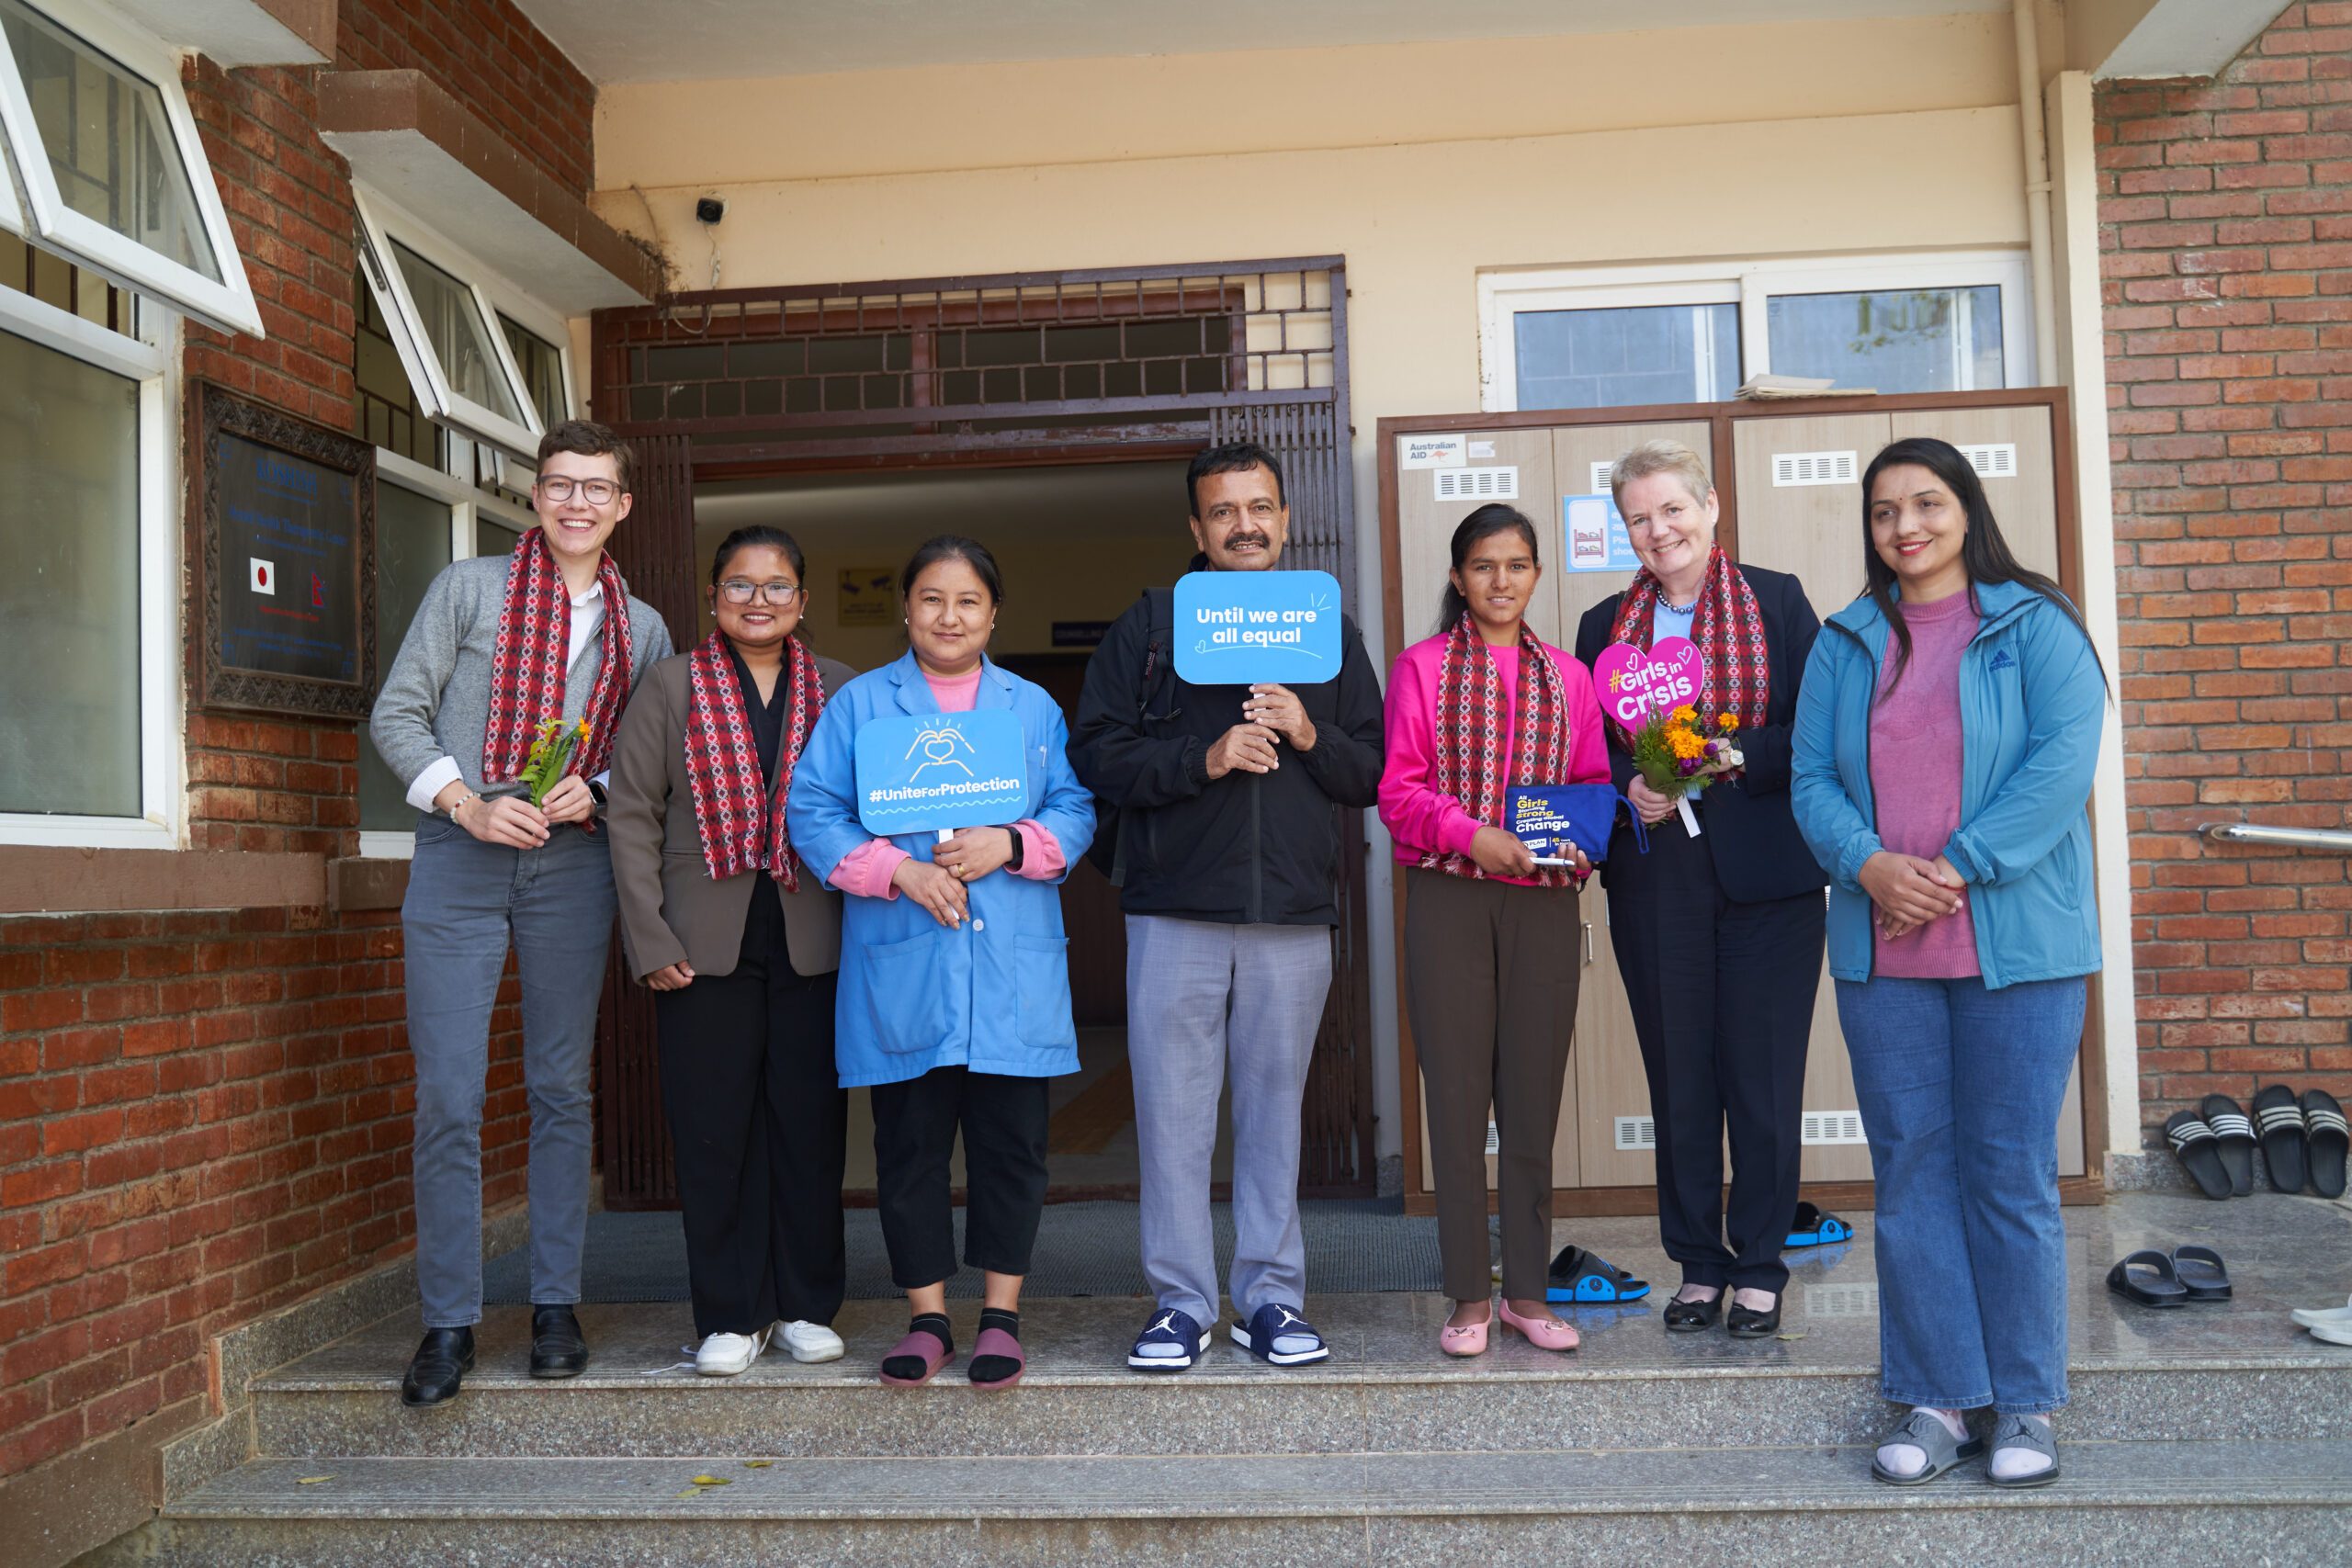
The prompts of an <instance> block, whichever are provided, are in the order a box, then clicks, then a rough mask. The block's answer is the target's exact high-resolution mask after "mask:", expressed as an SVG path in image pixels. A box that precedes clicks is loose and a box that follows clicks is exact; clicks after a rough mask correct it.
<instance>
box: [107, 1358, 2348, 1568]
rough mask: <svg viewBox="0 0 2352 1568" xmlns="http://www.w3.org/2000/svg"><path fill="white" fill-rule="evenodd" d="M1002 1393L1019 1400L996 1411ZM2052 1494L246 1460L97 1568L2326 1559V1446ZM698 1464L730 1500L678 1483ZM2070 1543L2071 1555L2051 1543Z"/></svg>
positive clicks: (1622, 1462)
mask: <svg viewBox="0 0 2352 1568" xmlns="http://www.w3.org/2000/svg"><path fill="white" fill-rule="evenodd" d="M1015 1397H1017V1396H1015ZM2062 1452H2063V1462H2064V1466H2065V1472H2064V1476H2063V1477H2062V1478H2061V1480H2060V1481H2059V1482H2058V1483H2056V1484H2054V1485H2052V1486H2050V1487H2047V1488H2043V1489H2041V1490H2037V1491H2031V1492H2021V1493H2013V1492H2004V1491H1998V1490H1996V1489H1995V1488H1992V1487H1990V1486H1987V1485H1985V1483H1984V1480H1983V1475H1982V1467H1981V1465H1974V1464H1972V1465H1970V1466H1967V1467H1965V1468H1963V1469H1962V1471H1961V1472H1956V1473H1954V1474H1953V1475H1951V1476H1948V1477H1945V1478H1943V1479H1941V1480H1939V1481H1938V1482H1936V1483H1933V1484H1931V1485H1929V1486H1927V1487H1923V1488H1920V1489H1917V1490H1916V1491H1915V1490H1897V1489H1894V1488H1891V1487H1885V1486H1881V1485H1878V1484H1876V1483H1873V1482H1871V1480H1870V1479H1869V1475H1868V1466H1869V1454H1868V1450H1864V1449H1854V1448H1788V1449H1747V1450H1736V1451H1707V1450H1651V1451H1641V1452H1559V1451H1552V1452H1533V1451H1528V1452H1514V1453H1508V1454H1504V1453H1492V1452H1453V1453H1388V1454H1295V1453H1282V1452H1276V1451H1261V1452H1258V1453H1253V1454H1249V1455H1235V1456H1221V1457H1211V1456H1187V1457H1148V1458H1147V1457H1114V1458H1103V1457H1083V1458H1080V1457H1057V1458H1051V1459H1025V1458H989V1459H976V1458H961V1459H903V1458H901V1459H795V1458H786V1457H777V1458H775V1459H774V1460H773V1461H772V1462H770V1463H768V1464H766V1465H764V1466H763V1467H760V1468H753V1467H752V1464H750V1463H749V1462H747V1461H748V1460H749V1459H751V1458H752V1456H751V1455H750V1454H749V1453H748V1452H747V1451H745V1450H734V1451H729V1452H724V1453H713V1452H711V1451H710V1450H705V1452H704V1454H703V1455H702V1456H701V1457H699V1458H689V1457H685V1456H680V1457H677V1458H671V1459H502V1460H464V1461H451V1460H437V1459H382V1458H366V1459H356V1458H340V1459H338V1458H317V1457H305V1458H287V1459H274V1460H261V1461H254V1462H252V1463H249V1464H247V1465H245V1466H244V1467H243V1468H242V1469H240V1470H238V1471H236V1472H232V1473H231V1474H229V1475H227V1476H224V1477H222V1478H220V1480H218V1481H216V1482H214V1483H210V1484H209V1485H207V1486H205V1487H203V1488H202V1489H200V1490H199V1491H198V1492H196V1493H194V1494H192V1495H188V1496H187V1497H184V1498H181V1499H179V1500H178V1501H176V1502H175V1503H174V1504H172V1505H171V1506H169V1507H168V1508H167V1509H166V1510H165V1513H164V1517H163V1518H162V1519H160V1520H158V1521H157V1522H156V1523H155V1524H153V1525H151V1526H149V1527H147V1528H146V1529H144V1530H142V1531H141V1532H138V1533H137V1534H135V1535H134V1536H132V1537H130V1538H126V1539H125V1540H124V1541H122V1542H120V1543H118V1545H117V1547H116V1548H115V1549H113V1551H111V1552H110V1553H108V1554H107V1555H106V1556H104V1557H102V1558H101V1559H99V1561H101V1562H141V1563H148V1564H164V1565H171V1564H203V1565H204V1568H247V1565H251V1568H259V1565H261V1564H284V1563H289V1562H367V1563H369V1564H377V1565H397V1564H407V1563H431V1564H435V1565H436V1568H437V1565H438V1564H443V1563H447V1562H467V1563H469V1564H477V1565H495V1564H504V1563H518V1564H519V1563H526V1562H527V1563H546V1562H562V1563H564V1564H566V1565H567V1568H597V1565H605V1564H611V1565H614V1568H619V1565H623V1564H626V1565H628V1568H663V1565H668V1564H684V1563H690V1562H691V1563H730V1562H792V1563H795V1564H797V1565H799V1568H820V1565H823V1564H831V1563H836V1562H839V1563H854V1564H856V1568H889V1565H895V1564H908V1565H913V1564H926V1565H929V1564H939V1563H951V1562H1001V1561H1010V1560H1013V1559H1014V1558H1015V1557H1016V1556H1017V1557H1018V1559H1019V1560H1020V1561H1021V1562H1023V1564H1024V1565H1025V1568H1053V1565H1057V1564H1065V1563H1069V1564H1076V1563H1080V1562H1087V1563H1101V1562H1133V1563H1178V1562H1182V1563H1205V1562H1240V1561H1248V1562H1251V1563H1253V1564H1277V1563H1292V1562H1296V1563H1311V1564H1313V1565H1314V1568H1337V1565H1340V1564H1348V1563H1372V1562H1378V1563H1383V1564H1410V1563H1418V1562H1445V1563H1448V1564H1453V1563H1456V1562H1461V1561H1463V1554H1464V1552H1468V1553H1471V1554H1472V1559H1473V1560H1477V1559H1478V1558H1480V1557H1483V1558H1485V1559H1488V1560H1500V1561H1509V1562H1542V1561H1557V1562H1626V1561H1638V1560H1640V1556H1639V1555H1638V1554H1647V1553H1654V1552H1656V1553H1663V1552H1668V1551H1672V1552H1677V1553H1680V1554H1684V1555H1688V1554H1690V1553H1691V1552H1693V1551H1708V1552H1710V1553H1711V1554H1713V1555H1716V1556H1719V1557H1720V1556H1729V1555H1732V1554H1736V1557H1737V1560H1739V1561H1756V1562H1770V1561H1775V1560H1780V1559H1785V1558H1787V1557H1789V1556H1791V1555H1792V1554H1794V1553H1797V1552H1808V1553H1815V1554H1818V1553H1823V1552H1835V1553H1837V1554H1838V1556H1839V1557H1840V1558H1841V1559H1842V1560H1843V1561H1846V1562H1894V1561H1904V1562H1921V1563H1941V1562H1953V1563H1959V1562H1967V1563H1972V1564H1975V1563H1983V1562H2017V1561H2023V1560H2026V1559H2027V1558H2028V1557H2029V1556H2035V1557H2043V1558H2049V1559H2051V1560H2053V1561H2060V1560H2063V1561H2064V1562H2067V1564H2068V1568H2098V1565H2105V1564H2109V1563H2112V1564H2116V1565H2117V1568H2124V1565H2127V1564H2128V1565H2130V1568H2154V1565H2164V1564H2174V1563H2178V1564H2190V1563H2196V1564H2200V1565H2201V1564H2205V1563H2209V1562H2212V1561H2215V1560H2216V1559H2217V1558H2221V1557H2223V1556H2226V1557H2227V1558H2229V1559H2232V1560H2238V1561H2253V1562H2273V1563H2320V1562H2340V1561H2342V1560H2343V1558H2342V1552H2343V1548H2344V1543H2345V1541H2346V1540H2347V1539H2352V1446H2347V1445H2346V1444H2345V1443H2343V1442H2341V1441H2316V1442H2277V1441H2263V1442H2256V1441H2247V1440H2233V1441H2220V1442H2177V1443H2146V1442H2139V1443H2103V1442H2086V1441H2079V1440H2069V1441H2068V1442H2067V1443H2066V1446H2065V1447H2064V1450H2062ZM698 1475H707V1476H715V1477H720V1478H723V1479H725V1480H726V1481H727V1482H728V1483H729V1484H727V1485H725V1486H711V1487H704V1486H697V1485H696V1484H695V1477H696V1476H698ZM2062 1554H2063V1555H2062Z"/></svg>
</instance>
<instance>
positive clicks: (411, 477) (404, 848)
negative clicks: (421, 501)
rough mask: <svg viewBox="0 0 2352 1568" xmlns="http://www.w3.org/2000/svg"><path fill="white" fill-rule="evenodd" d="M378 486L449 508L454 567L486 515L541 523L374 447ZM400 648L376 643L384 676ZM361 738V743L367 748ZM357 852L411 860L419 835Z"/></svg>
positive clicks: (398, 835)
mask: <svg viewBox="0 0 2352 1568" xmlns="http://www.w3.org/2000/svg"><path fill="white" fill-rule="evenodd" d="M376 482H377V483H378V484H379V485H382V484H393V485H398V486H400V487H401V489H402V490H405V491H413V492H414V493H415V494H418V495H421V496H424V497H425V498H426V499H427V500H430V501H436V502H441V503H443V504H444V505H446V506H447V507H448V508H449V559H450V561H451V562H452V563H455V562H458V561H461V560H468V559H470V558H472V556H473V555H474V523H475V520H476V518H477V517H478V516H480V515H482V514H487V515H488V516H489V517H490V518H491V519H492V521H493V522H496V523H499V524H502V525H509V526H512V527H515V528H523V529H529V528H536V527H537V526H538V524H539V520H538V519H537V517H535V516H533V515H532V514H531V513H529V512H526V511H525V510H524V509H523V508H522V507H519V506H515V505H513V504H511V503H510V502H503V501H501V500H499V499H498V498H497V497H495V496H492V495H490V494H488V493H487V492H485V491H481V490H477V489H476V488H474V487H473V486H472V485H469V484H468V483H466V482H465V481H464V480H463V479H458V477H457V476H455V475H454V474H445V473H443V472H442V471H441V470H440V469H438V468H434V467H432V466H430V465H429V464H425V463H420V462H418V461H416V459H414V458H413V457H402V456H401V454H399V453H398V452H394V451H390V450H389V449H388V448H385V447H382V446H379V447H377V448H376ZM398 651H399V645H398V644H397V643H395V644H393V645H391V646H390V647H389V648H388V647H386V646H385V645H384V639H383V638H381V637H379V638H378V639H377V654H378V657H379V659H381V660H383V667H384V669H385V670H386V671H389V670H390V668H391V660H392V656H393V654H394V653H396V652H398ZM360 744H362V745H366V744H368V740H367V739H366V738H365V737H364V736H363V737H362V738H361V740H360ZM359 852H360V854H361V855H362V856H364V857H366V858H368V859H370V860H407V859H409V858H411V857H412V856H413V855H414V854H415V852H416V835H415V834H414V833H413V832H401V831H398V830H397V829H389V828H362V829H360V830H359Z"/></svg>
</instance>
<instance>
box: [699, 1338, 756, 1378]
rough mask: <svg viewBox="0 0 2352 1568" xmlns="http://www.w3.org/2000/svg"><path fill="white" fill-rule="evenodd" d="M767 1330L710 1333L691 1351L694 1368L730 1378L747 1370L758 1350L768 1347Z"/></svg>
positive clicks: (703, 1372)
mask: <svg viewBox="0 0 2352 1568" xmlns="http://www.w3.org/2000/svg"><path fill="white" fill-rule="evenodd" d="M768 1332H769V1331H768V1330H766V1329H764V1328H763V1329H761V1330H760V1331H759V1332H758V1333H757V1334H714V1335H711V1336H710V1337H708V1338H707V1339H705V1340H704V1341H703V1342H702V1348H700V1349H698V1350H696V1351H695V1371H698V1372H700V1373H701V1374H702V1375H703V1376H705V1377H707V1378H731V1377H733V1376H734V1375H735V1374H736V1373H738V1372H742V1371H750V1370H751V1366H752V1362H753V1361H756V1360H758V1359H760V1352H761V1351H763V1350H764V1349H766V1348H768Z"/></svg>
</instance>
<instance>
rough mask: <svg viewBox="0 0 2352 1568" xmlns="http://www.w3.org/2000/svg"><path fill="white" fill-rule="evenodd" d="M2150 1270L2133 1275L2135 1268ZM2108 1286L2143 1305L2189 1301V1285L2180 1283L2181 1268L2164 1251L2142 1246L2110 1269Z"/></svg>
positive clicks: (2167, 1304)
mask: <svg viewBox="0 0 2352 1568" xmlns="http://www.w3.org/2000/svg"><path fill="white" fill-rule="evenodd" d="M2135 1267H2137V1268H2143V1269H2148V1270H2149V1272H2148V1273H2146V1274H2134V1273H2133V1272H2132V1271H2131V1270H2132V1269H2134V1268H2135ZM2107 1288H2108V1289H2109V1290H2110V1291H2113V1292H2115V1293H2116V1294H2118V1295H2120V1296H2123V1297H2126V1298H2128V1299H2129V1300H2131V1301H2135V1302H2138V1303H2140V1304H2141V1305H2142V1306H2150V1307H2177V1306H2187V1305H2188V1286H2186V1285H2184V1284H2182V1283H2181V1282H2180V1274H2179V1271H2178V1270H2177V1269H2174V1268H2173V1266H2172V1259H2171V1258H2168V1257H2166V1256H2165V1254H2163V1253H2161V1252H2155V1251H2151V1250H2149V1249H2147V1248H2144V1247H2143V1248H2142V1249H2141V1250H2140V1251H2138V1252H2134V1253H2131V1254H2129V1255H2128V1256H2126V1257H2124V1258H2121V1259H2120V1260H2118V1261H2117V1263H2116V1265H2115V1267H2114V1268H2112V1269H2109V1270H2108V1271H2107Z"/></svg>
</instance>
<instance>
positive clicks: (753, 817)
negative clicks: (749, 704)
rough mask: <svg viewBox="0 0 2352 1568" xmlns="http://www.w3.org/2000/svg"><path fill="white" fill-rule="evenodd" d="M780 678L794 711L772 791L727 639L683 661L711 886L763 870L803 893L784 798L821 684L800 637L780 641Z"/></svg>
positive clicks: (691, 757) (708, 642)
mask: <svg viewBox="0 0 2352 1568" xmlns="http://www.w3.org/2000/svg"><path fill="white" fill-rule="evenodd" d="M784 649H785V671H784V677H783V678H784V679H785V680H786V682H789V688H788V689H789V691H790V692H791V695H792V707H791V711H790V712H789V713H788V714H786V716H785V722H784V744H783V745H782V746H781V747H779V748H777V750H776V760H775V763H776V765H775V789H774V790H770V789H769V788H768V787H767V781H766V780H765V779H763V778H762V777H760V750H759V747H758V745H757V743H755V742H754V741H753V740H752V724H751V720H750V719H749V718H748V717H747V716H745V715H744V711H743V694H742V691H741V688H740V687H739V686H738V685H737V684H736V681H735V670H734V662H735V661H734V660H732V659H730V658H729V657H728V652H727V641H726V639H725V638H724V637H721V636H720V635H719V634H718V633H717V632H713V633H711V634H710V636H708V637H706V638H704V639H703V640H702V642H700V643H699V644H697V645H696V646H695V650H694V652H692V653H691V654H689V655H687V656H686V780H687V783H688V784H690V785H691V786H692V787H693V790H694V797H695V826H696V827H698V828H700V829H702V862H703V864H705V865H706V866H708V867H709V868H710V876H711V880H712V881H714V882H724V881H725V880H727V878H729V877H730V876H740V875H741V874H743V873H744V872H747V871H752V870H754V869H764V870H765V871H766V872H767V874H769V875H770V876H773V877H775V879H776V880H777V881H778V882H781V883H783V884H784V886H785V888H786V891H788V892H793V893H797V892H799V891H800V874H799V872H798V871H797V869H796V868H797V866H798V865H799V860H798V859H797V857H796V856H795V855H794V854H793V852H792V842H791V839H790V836H789V835H788V834H787V833H786V829H785V825H784V797H785V795H786V793H788V792H789V791H790V790H791V788H792V764H793V763H794V762H796V761H799V759H800V749H801V747H803V746H805V745H807V744H808V741H809V731H810V730H812V729H814V728H817V716H818V715H819V714H820V713H822V712H823V711H824V707H825V683H824V682H823V681H822V680H820V679H819V678H818V674H817V656H816V655H815V654H813V653H810V652H809V649H807V648H805V647H803V646H802V645H801V641H800V639H799V638H798V637H787V638H786V639H785V645H784Z"/></svg>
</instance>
